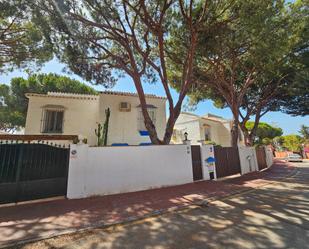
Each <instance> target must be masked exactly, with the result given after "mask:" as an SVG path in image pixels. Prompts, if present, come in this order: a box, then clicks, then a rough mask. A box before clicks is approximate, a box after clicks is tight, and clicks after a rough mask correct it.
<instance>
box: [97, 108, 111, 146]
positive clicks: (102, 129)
mask: <svg viewBox="0 0 309 249" xmlns="http://www.w3.org/2000/svg"><path fill="white" fill-rule="evenodd" d="M110 115H111V111H110V109H109V108H107V109H106V110H105V122H104V124H103V126H102V125H101V124H100V123H98V128H97V129H95V134H96V136H97V145H98V146H106V145H107V135H108V126H109V117H110Z"/></svg>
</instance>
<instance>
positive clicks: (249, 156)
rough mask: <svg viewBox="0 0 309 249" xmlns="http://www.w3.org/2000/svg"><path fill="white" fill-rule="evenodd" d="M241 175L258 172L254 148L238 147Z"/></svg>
mask: <svg viewBox="0 0 309 249" xmlns="http://www.w3.org/2000/svg"><path fill="white" fill-rule="evenodd" d="M238 150H239V159H240V167H241V174H242V175H243V174H246V173H249V172H253V171H258V170H259V167H258V162H257V158H256V151H255V148H254V147H243V146H240V147H238Z"/></svg>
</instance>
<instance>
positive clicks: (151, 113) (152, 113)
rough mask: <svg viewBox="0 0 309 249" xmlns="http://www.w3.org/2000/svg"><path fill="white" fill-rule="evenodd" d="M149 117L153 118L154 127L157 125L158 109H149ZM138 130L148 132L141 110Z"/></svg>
mask: <svg viewBox="0 0 309 249" xmlns="http://www.w3.org/2000/svg"><path fill="white" fill-rule="evenodd" d="M147 111H148V113H149V116H150V118H151V121H152V122H153V124H154V125H156V109H153V108H152V109H149V108H148V109H147ZM138 130H139V131H145V130H147V129H146V127H145V122H144V116H143V112H142V110H141V109H139V111H138Z"/></svg>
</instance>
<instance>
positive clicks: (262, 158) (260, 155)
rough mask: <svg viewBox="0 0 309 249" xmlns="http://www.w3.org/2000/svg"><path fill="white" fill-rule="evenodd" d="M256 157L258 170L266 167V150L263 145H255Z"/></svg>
mask: <svg viewBox="0 0 309 249" xmlns="http://www.w3.org/2000/svg"><path fill="white" fill-rule="evenodd" d="M255 150H256V158H257V162H258V166H259V170H262V169H266V168H267V163H266V152H265V149H264V147H256V149H255Z"/></svg>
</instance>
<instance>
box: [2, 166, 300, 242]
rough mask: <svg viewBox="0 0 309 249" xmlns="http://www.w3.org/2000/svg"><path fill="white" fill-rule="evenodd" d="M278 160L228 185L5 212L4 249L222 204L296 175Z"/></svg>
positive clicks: (213, 183)
mask: <svg viewBox="0 0 309 249" xmlns="http://www.w3.org/2000/svg"><path fill="white" fill-rule="evenodd" d="M294 170H295V168H294V167H293V166H291V165H290V164H286V163H284V162H282V161H277V162H276V163H275V164H274V165H273V166H272V167H271V168H270V169H268V170H266V171H263V172H257V173H251V174H248V175H245V176H241V177H237V178H232V179H227V180H225V181H217V182H216V181H201V182H195V183H190V184H185V185H181V186H175V187H167V188H161V189H152V190H146V191H139V192H134V193H126V194H117V195H109V196H103V197H94V198H87V199H80V200H55V201H50V202H43V203H33V204H23V205H17V206H11V207H2V208H0V247H3V246H5V245H9V244H10V245H12V244H14V243H18V242H22V241H31V240H37V239H42V238H48V237H53V236H56V235H61V234H66V233H70V232H74V231H78V230H82V229H87V228H93V227H101V226H107V225H111V224H118V223H122V222H127V221H131V220H135V219H138V218H142V217H144V216H149V215H155V214H159V213H161V212H165V211H167V210H170V209H176V208H184V207H187V206H189V205H193V204H197V203H200V202H201V201H204V200H208V201H211V200H213V199H220V198H224V197H227V196H229V195H233V194H237V193H240V192H243V191H247V190H250V189H253V188H256V187H259V186H262V185H264V184H268V183H270V182H272V181H280V179H282V178H283V177H286V176H288V175H290V174H292V173H293V172H294Z"/></svg>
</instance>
